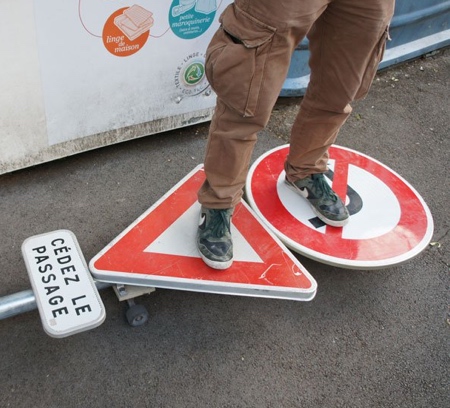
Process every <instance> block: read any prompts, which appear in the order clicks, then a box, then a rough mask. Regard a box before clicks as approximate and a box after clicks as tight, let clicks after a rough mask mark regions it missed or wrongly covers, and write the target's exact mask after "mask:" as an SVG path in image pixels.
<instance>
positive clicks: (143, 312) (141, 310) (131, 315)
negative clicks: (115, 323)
mask: <svg viewBox="0 0 450 408" xmlns="http://www.w3.org/2000/svg"><path fill="white" fill-rule="evenodd" d="M126 316H127V321H128V323H129V325H130V326H133V327H137V326H142V325H143V324H144V323H145V322H146V321H147V320H148V312H147V309H146V308H145V306H142V305H133V306H130V308H129V309H128V310H127V313H126Z"/></svg>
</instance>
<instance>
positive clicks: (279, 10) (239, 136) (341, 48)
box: [196, 0, 395, 269]
mask: <svg viewBox="0 0 450 408" xmlns="http://www.w3.org/2000/svg"><path fill="white" fill-rule="evenodd" d="M394 1H395V0H371V1H364V0H277V1H273V0H235V2H234V3H232V4H230V5H229V6H228V7H227V8H226V9H225V10H224V12H223V13H222V15H221V16H220V20H219V21H220V24H221V25H220V27H219V29H218V30H217V31H216V33H215V34H214V36H213V38H212V40H211V42H210V44H209V45H208V48H207V52H206V60H205V70H206V75H207V78H208V80H209V83H210V85H211V87H212V89H213V90H214V91H215V93H216V95H217V102H216V107H215V111H214V115H213V118H212V120H211V124H210V129H209V136H208V142H207V146H206V152H205V161H204V169H205V174H206V180H205V182H204V183H203V185H202V186H201V188H200V190H199V191H198V201H199V203H200V204H201V211H200V222H199V226H198V230H197V238H196V242H197V248H198V250H199V253H200V255H201V257H202V259H203V261H204V262H205V263H206V264H207V265H208V266H210V267H212V268H214V269H226V268H228V267H230V266H231V264H232V262H233V241H232V236H231V218H232V214H233V210H234V207H235V206H236V205H237V204H238V203H239V201H240V200H241V197H242V195H243V187H244V185H245V180H246V177H247V173H248V168H249V165H250V159H251V155H252V152H253V148H254V145H255V142H256V140H257V132H258V131H260V130H261V129H263V128H264V127H265V126H266V125H267V123H268V121H269V118H270V115H271V112H272V109H273V106H274V105H275V102H276V100H277V98H278V96H279V93H280V91H281V88H282V86H283V83H284V80H285V77H286V75H287V72H288V69H289V65H290V60H291V56H292V53H293V52H294V49H295V47H296V46H297V45H298V44H299V43H300V42H301V41H302V40H303V38H304V37H305V36H307V38H308V40H309V50H310V60H309V65H310V70H311V76H310V82H309V84H308V87H307V90H306V93H305V96H304V98H303V100H302V103H301V105H300V110H299V113H298V115H297V117H296V119H295V122H294V124H293V126H292V129H291V135H290V148H289V153H288V155H287V157H286V161H285V164H284V168H285V172H286V179H285V182H286V184H287V186H288V187H289V188H291V189H292V190H294V191H295V192H296V193H298V195H299V196H300V197H302V198H299V199H306V200H307V201H308V202H309V204H310V205H311V207H312V209H313V210H314V212H315V213H316V214H317V216H318V217H319V218H320V219H322V221H324V222H325V223H326V224H329V225H332V226H335V227H342V226H344V225H346V224H347V222H348V221H349V213H348V211H347V208H346V207H345V204H344V203H343V201H342V200H341V198H340V197H338V196H337V195H336V194H335V193H334V191H333V190H332V189H331V187H330V186H329V184H328V183H327V182H326V181H325V178H324V173H325V172H326V171H327V161H328V148H329V147H330V146H331V145H332V144H333V143H334V141H335V140H336V137H337V135H338V132H339V130H340V128H341V127H342V125H343V124H344V123H345V121H346V119H347V118H348V116H349V115H350V113H351V110H352V108H351V106H350V103H351V102H352V101H355V100H358V99H361V98H363V97H364V96H366V94H367V92H368V90H369V88H370V85H371V83H372V81H373V79H374V77H375V74H376V71H377V67H378V64H379V62H380V61H381V59H382V57H383V52H384V49H385V43H386V40H387V38H388V36H389V34H388V32H389V23H390V21H391V18H392V15H393V12H394Z"/></svg>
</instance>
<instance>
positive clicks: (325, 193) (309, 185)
mask: <svg viewBox="0 0 450 408" xmlns="http://www.w3.org/2000/svg"><path fill="white" fill-rule="evenodd" d="M285 182H286V184H287V185H288V187H289V188H290V189H291V190H293V191H295V192H296V193H297V194H299V195H301V196H302V197H304V198H306V199H307V200H308V202H309V204H310V205H311V207H312V209H313V211H314V212H315V213H316V215H317V216H318V217H319V218H320V219H321V220H322V221H323V222H324V223H325V224H328V225H331V226H333V227H343V226H344V225H346V224H347V223H348V220H349V217H350V215H349V213H348V210H347V207H345V205H344V203H343V202H342V200H341V199H340V198H339V197H338V196H337V195H336V193H335V192H334V191H333V190H332V189H331V187H330V185H329V184H328V183H327V182H326V180H325V176H324V175H323V174H321V173H319V174H312V175H311V176H309V177H306V178H304V179H301V180H297V181H294V182H290V181H288V180H287V179H285Z"/></svg>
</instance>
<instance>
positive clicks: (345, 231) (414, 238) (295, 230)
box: [246, 145, 433, 269]
mask: <svg viewBox="0 0 450 408" xmlns="http://www.w3.org/2000/svg"><path fill="white" fill-rule="evenodd" d="M288 150H289V145H284V146H280V147H277V148H275V149H273V150H270V151H269V152H267V153H266V154H264V155H263V156H261V157H260V158H258V160H257V161H256V162H255V163H254V164H253V165H252V167H251V168H250V172H249V176H248V178H247V183H246V195H247V200H248V201H249V203H250V206H251V207H252V208H253V209H254V210H255V212H256V213H257V214H258V215H259V216H260V217H261V219H262V220H263V221H264V222H265V223H266V224H267V225H268V226H269V227H270V228H271V229H272V231H273V232H274V233H275V234H276V235H277V236H278V237H279V238H280V239H281V241H283V243H284V244H285V245H286V246H288V247H289V248H290V249H292V250H293V251H295V252H298V253H299V254H301V255H304V256H307V257H309V258H312V259H314V260H316V261H319V262H323V263H326V264H330V265H334V266H339V267H343V268H350V269H379V268H384V267H388V266H392V265H396V264H399V263H402V262H405V261H407V260H409V259H411V258H412V257H414V256H416V255H417V254H419V253H420V252H421V251H422V250H423V249H425V248H426V247H427V245H428V244H429V242H430V240H431V237H432V234H433V218H432V216H431V213H430V210H429V209H428V207H427V205H426V204H425V202H424V200H423V199H422V197H421V196H420V195H419V194H418V193H417V191H416V190H415V189H414V188H413V187H412V186H411V185H410V184H408V182H407V181H406V180H404V179H403V178H402V177H401V176H399V175H398V174H397V173H395V172H394V171H393V170H391V169H389V168H388V167H387V166H385V165H384V164H382V163H380V162H379V161H377V160H375V159H373V158H371V157H369V156H366V155H364V154H362V153H359V152H357V151H354V150H351V149H347V148H344V147H341V146H336V145H334V146H332V147H331V148H330V150H329V154H330V159H329V163H328V167H329V171H328V172H327V173H326V176H327V177H326V179H327V181H329V183H330V184H331V185H332V186H333V190H334V191H335V192H336V193H337V194H338V195H339V196H340V197H341V198H342V199H344V200H345V203H346V206H347V208H348V210H349V212H350V215H351V217H350V221H349V223H348V224H347V225H346V226H345V227H343V228H336V227H331V226H328V225H325V224H324V223H323V222H322V221H321V220H320V219H319V218H318V217H317V216H316V215H315V214H314V212H313V211H312V209H311V207H310V205H309V203H307V201H306V200H305V199H304V198H302V197H300V196H299V195H297V194H296V193H295V192H293V191H292V190H290V189H289V188H288V187H287V186H286V184H285V183H284V177H285V173H284V169H283V167H284V160H285V158H286V156H287V154H288Z"/></svg>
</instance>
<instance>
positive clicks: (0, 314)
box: [0, 282, 112, 320]
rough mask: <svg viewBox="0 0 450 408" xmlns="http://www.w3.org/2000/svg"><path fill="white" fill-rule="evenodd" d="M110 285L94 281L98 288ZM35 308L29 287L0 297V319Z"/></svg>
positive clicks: (34, 298)
mask: <svg viewBox="0 0 450 408" xmlns="http://www.w3.org/2000/svg"><path fill="white" fill-rule="evenodd" d="M111 285H112V284H111V283H104V282H95V286H97V289H98V290H102V289H105V288H109V287H110V286H111ZM36 308H37V304H36V297H35V296H34V292H33V291H32V290H31V289H29V290H24V291H22V292H17V293H14V294H12V295H7V296H3V297H0V320H3V319H6V318H8V317H13V316H16V315H18V314H21V313H25V312H29V311H31V310H34V309H36Z"/></svg>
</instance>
